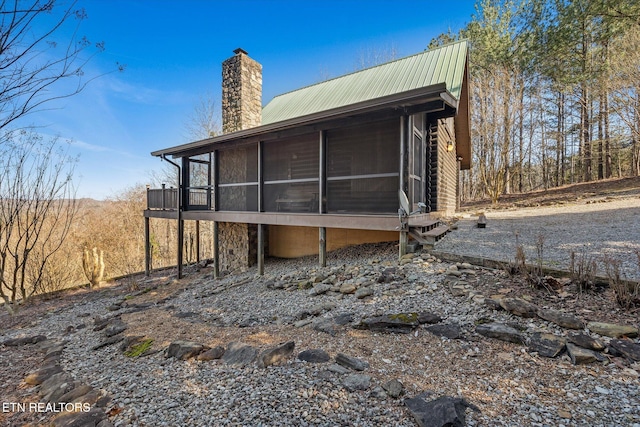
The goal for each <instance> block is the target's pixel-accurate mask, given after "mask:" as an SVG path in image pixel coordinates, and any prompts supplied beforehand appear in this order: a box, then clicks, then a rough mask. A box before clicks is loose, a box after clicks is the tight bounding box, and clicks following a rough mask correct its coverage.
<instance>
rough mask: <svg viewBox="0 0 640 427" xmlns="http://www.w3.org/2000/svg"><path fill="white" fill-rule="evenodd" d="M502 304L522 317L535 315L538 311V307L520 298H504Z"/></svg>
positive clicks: (512, 312) (507, 309)
mask: <svg viewBox="0 0 640 427" xmlns="http://www.w3.org/2000/svg"><path fill="white" fill-rule="evenodd" d="M500 306H501V307H502V308H504V309H505V310H506V311H508V312H510V313H511V314H515V315H516V316H520V317H528V318H530V317H535V316H536V314H537V312H538V307H536V306H535V305H534V304H531V303H530V302H527V301H525V300H523V299H520V298H507V297H505V298H502V299H501V300H500Z"/></svg>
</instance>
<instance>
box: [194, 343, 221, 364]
mask: <svg viewBox="0 0 640 427" xmlns="http://www.w3.org/2000/svg"><path fill="white" fill-rule="evenodd" d="M223 355H224V347H223V346H221V345H218V346H215V347H213V348H210V349H209V350H205V351H203V352H202V353H200V354H199V355H198V357H197V359H198V360H201V361H203V362H206V361H210V360H216V359H220V358H221V357H222V356H223Z"/></svg>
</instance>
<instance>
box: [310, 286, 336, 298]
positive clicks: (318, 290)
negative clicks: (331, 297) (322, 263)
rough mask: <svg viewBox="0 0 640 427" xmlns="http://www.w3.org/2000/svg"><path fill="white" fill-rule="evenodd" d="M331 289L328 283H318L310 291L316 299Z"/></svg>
mask: <svg viewBox="0 0 640 427" xmlns="http://www.w3.org/2000/svg"><path fill="white" fill-rule="evenodd" d="M330 289H331V285H329V284H327V283H318V284H317V285H315V286H314V287H313V288H311V289H310V290H309V295H310V296H312V297H314V296H316V295H322V294H324V293H326V292H327V291H329V290H330Z"/></svg>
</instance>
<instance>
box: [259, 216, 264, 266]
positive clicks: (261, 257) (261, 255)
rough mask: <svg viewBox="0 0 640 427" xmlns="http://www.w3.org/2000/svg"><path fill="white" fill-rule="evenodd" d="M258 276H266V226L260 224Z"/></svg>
mask: <svg viewBox="0 0 640 427" xmlns="http://www.w3.org/2000/svg"><path fill="white" fill-rule="evenodd" d="M258 275H260V276H262V275H264V225H263V224H258Z"/></svg>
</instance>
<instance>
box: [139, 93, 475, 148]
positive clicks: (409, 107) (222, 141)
mask: <svg viewBox="0 0 640 427" xmlns="http://www.w3.org/2000/svg"><path fill="white" fill-rule="evenodd" d="M465 86H466V85H465ZM467 102H468V101H467ZM459 104H460V103H459V101H458V100H456V99H455V97H453V96H452V95H451V94H450V93H449V92H448V91H447V88H446V84H444V83H440V84H437V85H432V86H428V87H423V88H419V89H413V90H410V91H406V92H401V93H396V94H393V95H389V96H384V97H380V98H375V99H371V100H367V101H363V102H359V103H355V104H350V105H345V106H341V107H338V108H334V109H330V110H325V111H321V112H317V113H313V114H308V115H305V116H299V117H295V118H292V119H289V120H283V121H280V122H275V123H267V124H263V125H261V126H256V127H253V128H250V129H245V130H240V131H236V132H231V133H227V134H224V135H219V136H215V137H212V138H207V139H203V140H200V141H195V142H190V143H187V144H182V145H178V146H175V147H170V148H165V149H162V150H157V151H153V152H152V153H151V155H152V156H156V157H164V156H173V157H174V158H176V157H185V156H191V155H196V154H198V153H204V152H208V151H211V150H212V149H213V148H214V147H212V145H215V146H219V145H226V144H232V143H237V142H242V141H246V140H256V139H257V140H260V139H261V138H262V137H264V138H268V137H270V136H273V135H278V134H279V133H281V132H283V131H286V130H289V129H294V128H301V127H311V126H313V125H317V128H318V129H322V124H326V125H327V126H330V124H331V123H332V122H334V121H335V120H339V119H345V118H351V117H356V116H364V115H367V114H371V113H379V112H385V111H386V112H395V113H396V114H397V115H398V116H399V115H402V114H407V113H412V112H421V111H424V112H427V113H429V112H439V111H444V110H445V109H447V110H453V111H452V113H451V116H453V115H454V114H455V111H456V110H457V108H458V105H459ZM216 148H218V147H216Z"/></svg>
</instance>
